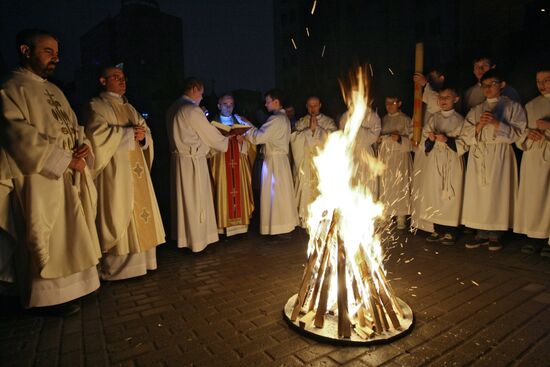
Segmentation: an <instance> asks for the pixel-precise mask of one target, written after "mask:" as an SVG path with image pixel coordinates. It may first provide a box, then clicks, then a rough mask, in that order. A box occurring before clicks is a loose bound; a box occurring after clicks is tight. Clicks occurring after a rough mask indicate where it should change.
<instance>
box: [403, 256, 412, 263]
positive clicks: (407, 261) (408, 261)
mask: <svg viewBox="0 0 550 367" xmlns="http://www.w3.org/2000/svg"><path fill="white" fill-rule="evenodd" d="M413 260H414V257H411V258H410V259H409V260H405V264H408V263H410V262H412V261H413Z"/></svg>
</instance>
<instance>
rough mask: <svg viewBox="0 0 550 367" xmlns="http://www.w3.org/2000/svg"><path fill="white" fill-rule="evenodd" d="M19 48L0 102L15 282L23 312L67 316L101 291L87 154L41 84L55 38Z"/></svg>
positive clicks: (40, 35) (70, 116) (56, 98)
mask: <svg viewBox="0 0 550 367" xmlns="http://www.w3.org/2000/svg"><path fill="white" fill-rule="evenodd" d="M17 46H18V50H19V56H20V61H21V67H20V68H18V69H16V70H15V71H14V72H13V73H12V74H11V76H10V77H9V79H8V80H7V81H6V82H5V83H4V84H3V85H2V87H1V90H0V100H1V111H2V115H1V119H2V123H3V124H4V126H3V127H4V128H5V135H4V137H5V138H6V140H7V143H6V150H7V153H8V160H9V164H10V169H11V172H12V173H13V176H14V177H13V184H14V192H15V195H16V198H17V207H18V213H17V214H19V217H18V218H17V219H16V220H15V222H16V223H17V225H18V228H17V229H18V232H17V233H18V236H17V237H18V240H19V242H20V244H21V246H19V249H20V250H21V253H20V254H19V255H21V256H20V257H19V261H18V265H19V267H18V274H17V275H18V282H19V283H20V284H21V286H22V287H23V290H22V302H23V305H24V306H25V307H42V306H54V305H57V307H48V308H47V309H42V311H44V310H47V311H48V312H52V313H54V314H59V315H69V314H72V313H74V312H77V311H78V310H79V307H78V305H76V304H73V303H67V302H68V301H71V300H74V299H76V298H79V297H82V296H84V295H86V294H89V293H91V292H93V291H94V290H96V289H97V288H98V287H99V277H98V274H97V270H96V264H97V263H98V259H99V257H100V256H101V252H100V250H99V243H98V238H97V233H96V230H95V224H94V219H95V212H96V191H95V187H94V185H93V181H92V177H91V175H90V172H89V169H88V167H91V166H93V155H92V151H91V149H90V143H89V142H87V141H86V140H85V139H84V133H83V131H82V129H81V128H80V127H79V126H78V123H77V119H76V116H75V114H74V112H73V110H72V109H71V107H70V106H69V103H68V101H67V99H66V98H65V96H64V95H63V93H62V92H61V90H60V89H59V88H57V87H56V86H55V85H54V84H52V83H50V82H48V80H47V77H48V76H50V75H51V74H52V73H53V71H54V70H55V67H56V65H57V63H58V62H59V56H58V43H57V40H56V38H55V37H54V36H53V35H51V34H50V33H48V32H46V31H41V30H25V31H22V32H20V33H19V34H18V36H17ZM3 133H4V132H3Z"/></svg>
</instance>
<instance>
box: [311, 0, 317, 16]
mask: <svg viewBox="0 0 550 367" xmlns="http://www.w3.org/2000/svg"><path fill="white" fill-rule="evenodd" d="M316 7H317V0H313V6H312V7H311V15H313V13H315V8H316Z"/></svg>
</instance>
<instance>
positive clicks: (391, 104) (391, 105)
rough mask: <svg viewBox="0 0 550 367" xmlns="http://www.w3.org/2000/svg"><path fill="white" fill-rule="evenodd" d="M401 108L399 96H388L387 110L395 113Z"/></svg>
mask: <svg viewBox="0 0 550 367" xmlns="http://www.w3.org/2000/svg"><path fill="white" fill-rule="evenodd" d="M400 108H401V101H400V100H399V99H397V98H392V97H388V98H386V111H388V113H391V114H394V113H397V112H398V111H399V109H400Z"/></svg>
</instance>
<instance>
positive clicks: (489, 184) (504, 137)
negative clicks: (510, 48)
mask: <svg viewBox="0 0 550 367" xmlns="http://www.w3.org/2000/svg"><path fill="white" fill-rule="evenodd" d="M481 83H482V88H483V91H484V93H485V97H486V100H485V102H483V103H482V104H480V105H477V106H476V107H474V108H473V109H472V110H470V112H469V113H468V115H467V116H466V121H465V126H464V129H465V134H464V135H465V136H464V139H465V140H466V143H467V144H468V145H469V146H470V154H469V156H468V165H467V169H466V181H465V184H464V205H463V212H462V224H464V225H466V226H468V227H470V228H475V229H477V230H478V231H477V235H476V237H475V238H474V239H473V240H471V241H469V242H468V243H466V244H465V246H466V248H477V247H479V246H482V245H488V249H489V250H490V251H498V250H500V249H502V244H501V242H500V237H501V235H502V233H503V231H507V230H508V229H509V228H512V227H513V224H514V222H513V219H514V209H515V205H516V198H517V193H518V177H517V175H518V172H517V162H516V157H515V154H514V151H513V149H512V144H513V143H514V142H515V141H517V140H518V139H519V138H520V136H521V135H522V134H523V132H524V130H525V127H526V125H527V117H526V115H525V111H524V109H523V107H522V106H521V105H520V104H519V103H517V102H514V101H512V100H511V99H509V98H508V97H505V96H501V94H500V93H501V91H502V89H503V88H504V86H505V85H506V82H505V81H504V78H503V76H502V75H501V74H500V73H499V71H498V70H496V69H493V70H490V71H488V72H486V73H485V74H484V75H483V77H482V78H481Z"/></svg>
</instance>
